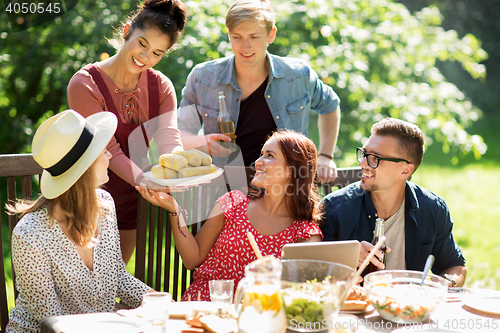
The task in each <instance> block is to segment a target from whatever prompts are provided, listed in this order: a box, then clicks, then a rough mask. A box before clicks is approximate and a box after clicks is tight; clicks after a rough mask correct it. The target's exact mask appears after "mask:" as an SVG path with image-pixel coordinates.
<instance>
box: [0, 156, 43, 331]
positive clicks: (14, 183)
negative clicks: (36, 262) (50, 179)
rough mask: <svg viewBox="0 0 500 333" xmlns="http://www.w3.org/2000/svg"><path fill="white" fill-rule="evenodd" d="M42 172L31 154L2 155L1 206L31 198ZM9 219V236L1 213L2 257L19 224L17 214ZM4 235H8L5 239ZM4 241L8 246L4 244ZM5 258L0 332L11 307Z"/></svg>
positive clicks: (1, 277) (0, 291)
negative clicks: (3, 189)
mask: <svg viewBox="0 0 500 333" xmlns="http://www.w3.org/2000/svg"><path fill="white" fill-rule="evenodd" d="M41 173H42V168H41V167H40V166H39V165H38V164H37V163H36V162H35V161H34V160H33V157H32V156H31V155H30V154H12V155H0V181H1V182H2V183H3V182H4V181H5V182H6V184H7V198H3V197H1V195H0V205H1V206H0V207H1V210H2V211H3V210H4V209H5V204H6V203H7V202H9V203H10V202H15V201H16V199H18V198H23V199H28V200H29V199H31V198H32V194H31V193H32V191H33V189H34V185H35V184H36V182H34V179H33V176H38V175H40V174H41ZM7 220H8V231H9V232H8V238H7V237H6V235H4V234H3V231H4V230H3V229H4V228H3V226H4V222H3V221H2V215H1V214H0V225H1V228H0V240H1V242H2V246H0V254H1V255H2V259H3V258H4V256H3V255H4V253H3V249H4V248H7V249H10V236H11V234H12V230H13V229H14V227H15V226H16V224H17V221H18V219H17V216H13V215H10V216H8V217H7ZM4 237H6V238H5V239H4ZM4 241H5V243H6V245H7V246H5V245H4ZM4 265H5V260H2V264H0V327H1V331H0V333H3V332H5V327H6V326H7V323H8V321H9V314H8V313H9V309H8V303H7V292H6V290H7V281H6V277H5V267H4ZM10 268H11V269H12V288H13V289H14V297H17V291H16V290H15V288H14V283H13V281H15V273H14V267H10Z"/></svg>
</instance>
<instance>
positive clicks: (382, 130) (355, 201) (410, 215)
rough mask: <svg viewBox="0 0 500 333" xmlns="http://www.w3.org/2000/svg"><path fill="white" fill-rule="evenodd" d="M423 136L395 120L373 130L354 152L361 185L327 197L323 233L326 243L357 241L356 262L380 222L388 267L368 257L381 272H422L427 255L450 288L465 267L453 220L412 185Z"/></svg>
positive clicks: (442, 204)
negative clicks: (404, 270) (357, 254)
mask: <svg viewBox="0 0 500 333" xmlns="http://www.w3.org/2000/svg"><path fill="white" fill-rule="evenodd" d="M423 153H424V136H423V134H422V132H421V130H420V129H419V128H418V127H417V126H416V125H414V124H410V123H408V122H406V121H402V120H399V119H394V118H387V119H384V120H382V121H380V122H378V123H376V124H375V125H373V126H372V128H371V136H370V138H369V139H368V141H367V142H366V143H365V145H364V146H363V148H357V159H358V162H359V165H360V167H361V169H362V176H361V181H359V182H356V183H354V184H351V185H349V186H347V187H345V188H342V189H340V190H338V191H334V192H333V193H331V194H329V195H328V196H326V197H325V198H324V199H323V201H322V204H323V205H324V206H323V209H324V212H325V213H324V217H323V227H322V231H323V235H324V240H325V241H337V240H350V239H355V240H359V241H360V242H361V250H360V256H359V263H358V265H361V263H362V262H363V260H364V259H365V258H366V257H367V256H368V253H369V252H370V250H371V249H372V248H373V245H372V244H371V243H370V242H371V241H372V239H373V231H374V228H375V220H376V219H377V218H382V219H384V227H385V236H386V237H387V240H386V245H387V246H388V247H389V248H390V250H389V249H388V252H387V257H386V265H385V267H384V264H383V263H382V262H380V261H379V260H378V259H377V257H381V256H382V253H381V252H379V253H377V255H376V256H375V257H374V258H373V259H372V262H373V264H375V265H376V266H377V267H378V268H380V269H408V270H417V271H422V270H423V269H424V265H425V261H426V259H427V257H428V255H429V254H432V255H434V257H435V262H434V265H433V267H432V271H433V272H434V273H435V274H439V275H443V276H445V277H446V278H447V279H448V281H449V282H450V285H451V286H453V287H454V286H462V285H463V284H464V281H465V276H466V273H467V269H466V267H465V259H464V257H463V256H462V250H461V249H460V247H459V246H458V245H457V244H456V242H455V240H454V238H453V234H452V229H453V220H452V218H451V217H450V212H449V210H448V206H447V205H446V202H445V201H444V200H443V199H442V198H441V197H439V196H437V195H436V194H434V193H432V192H430V191H429V190H426V189H424V188H422V187H420V186H419V185H417V184H415V183H412V182H410V181H409V180H410V178H411V175H412V174H413V173H414V172H415V171H416V170H417V168H418V167H419V166H420V164H421V163H422V156H423Z"/></svg>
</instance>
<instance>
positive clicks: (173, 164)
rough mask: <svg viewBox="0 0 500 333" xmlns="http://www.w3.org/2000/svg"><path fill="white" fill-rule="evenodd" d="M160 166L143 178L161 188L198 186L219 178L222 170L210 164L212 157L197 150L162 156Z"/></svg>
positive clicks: (154, 167) (159, 159) (156, 166)
mask: <svg viewBox="0 0 500 333" xmlns="http://www.w3.org/2000/svg"><path fill="white" fill-rule="evenodd" d="M158 161H159V163H160V164H158V165H155V166H153V167H152V168H151V171H149V172H146V173H144V177H145V178H146V179H148V180H150V181H152V182H155V183H157V184H159V185H163V186H183V185H198V184H202V183H206V182H207V181H209V180H212V179H214V178H217V177H219V176H220V175H221V174H222V173H223V172H224V170H223V169H221V168H218V167H216V166H215V165H213V164H212V157H211V156H210V155H208V154H207V153H205V152H202V151H200V150H197V149H190V150H186V151H184V150H183V151H176V152H174V153H173V154H163V155H161V156H160V157H159V158H158Z"/></svg>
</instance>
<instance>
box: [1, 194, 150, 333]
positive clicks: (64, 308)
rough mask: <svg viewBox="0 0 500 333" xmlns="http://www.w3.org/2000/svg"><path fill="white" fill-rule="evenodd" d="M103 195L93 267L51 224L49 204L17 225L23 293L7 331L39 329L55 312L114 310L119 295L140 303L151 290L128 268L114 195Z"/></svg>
mask: <svg viewBox="0 0 500 333" xmlns="http://www.w3.org/2000/svg"><path fill="white" fill-rule="evenodd" d="M97 194H98V196H99V198H100V200H101V201H102V202H104V203H105V205H106V206H105V209H104V213H105V217H101V220H100V226H101V227H100V230H99V234H98V235H97V237H96V238H97V242H96V245H95V247H94V263H93V270H90V269H88V267H87V266H85V264H84V263H83V261H82V260H81V257H80V255H79V254H78V252H77V250H76V245H75V244H74V243H73V242H71V241H70V240H69V238H68V237H67V236H66V235H65V234H64V233H63V231H62V230H61V228H60V227H59V225H58V224H57V222H55V223H54V224H53V225H52V226H51V225H50V220H49V215H48V212H47V209H46V208H43V209H40V210H38V211H36V212H33V213H30V214H27V215H25V216H24V217H23V218H22V219H21V221H19V223H18V224H17V225H16V227H15V228H14V231H13V234H12V262H13V265H14V269H15V273H16V288H17V290H18V291H19V296H18V297H17V299H16V306H15V308H13V309H12V310H11V313H10V321H9V325H8V326H7V332H39V331H40V325H41V322H42V320H43V319H45V318H46V317H49V316H54V315H64V314H76V313H93V312H111V311H113V309H114V306H115V302H116V297H118V298H120V299H121V300H122V301H123V302H125V303H126V304H128V305H130V306H133V307H137V306H139V304H140V302H141V299H142V295H144V294H145V293H146V292H147V291H148V290H150V289H151V288H150V287H148V286H147V285H146V284H144V283H142V282H141V281H140V280H138V279H136V278H135V277H133V276H132V275H131V274H130V273H128V272H127V271H126V269H125V263H124V262H123V260H122V256H121V251H120V239H119V234H118V228H117V225H116V214H115V206H114V202H113V199H112V198H111V196H110V195H109V193H108V192H106V191H103V190H97Z"/></svg>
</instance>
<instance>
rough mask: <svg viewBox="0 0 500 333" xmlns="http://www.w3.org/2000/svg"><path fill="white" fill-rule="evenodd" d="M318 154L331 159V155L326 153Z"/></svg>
mask: <svg viewBox="0 0 500 333" xmlns="http://www.w3.org/2000/svg"><path fill="white" fill-rule="evenodd" d="M318 156H324V157H328V158H329V159H331V160H333V156H331V155H328V154H318Z"/></svg>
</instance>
